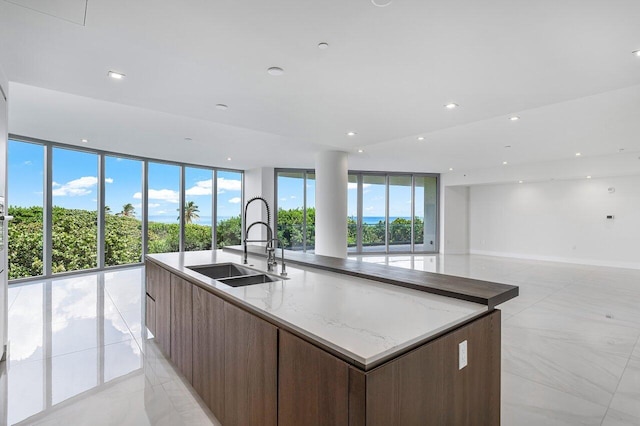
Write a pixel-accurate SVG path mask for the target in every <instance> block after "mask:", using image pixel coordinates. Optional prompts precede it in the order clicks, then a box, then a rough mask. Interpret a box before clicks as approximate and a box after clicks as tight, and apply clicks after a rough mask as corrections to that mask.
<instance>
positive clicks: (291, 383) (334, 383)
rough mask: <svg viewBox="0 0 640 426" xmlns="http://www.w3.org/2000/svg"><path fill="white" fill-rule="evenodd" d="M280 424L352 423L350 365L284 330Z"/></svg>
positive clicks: (280, 383) (279, 375)
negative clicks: (350, 413)
mask: <svg viewBox="0 0 640 426" xmlns="http://www.w3.org/2000/svg"><path fill="white" fill-rule="evenodd" d="M278 378H279V381H278V424H279V425H291V426H297V425H306V426H314V425H318V426H320V425H335V426H341V425H344V426H347V425H348V424H349V366H348V365H347V363H345V362H344V361H342V360H339V359H338V358H336V357H334V356H332V355H330V354H328V353H327V352H325V351H323V350H322V349H319V348H317V347H316V346H314V345H312V344H311V343H308V342H306V341H304V340H302V339H300V338H298V337H296V336H294V335H292V334H290V333H287V332H286V331H282V330H280V335H279V355H278Z"/></svg>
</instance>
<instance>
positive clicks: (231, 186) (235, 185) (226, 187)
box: [218, 178, 242, 194]
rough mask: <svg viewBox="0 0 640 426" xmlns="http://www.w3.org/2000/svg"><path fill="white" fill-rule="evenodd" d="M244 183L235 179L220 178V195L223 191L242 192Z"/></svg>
mask: <svg viewBox="0 0 640 426" xmlns="http://www.w3.org/2000/svg"><path fill="white" fill-rule="evenodd" d="M241 190H242V181H240V180H234V179H225V178H218V193H219V194H221V193H222V192H223V191H241Z"/></svg>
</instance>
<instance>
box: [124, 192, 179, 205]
mask: <svg viewBox="0 0 640 426" xmlns="http://www.w3.org/2000/svg"><path fill="white" fill-rule="evenodd" d="M148 197H149V199H150V200H161V201H168V202H170V203H177V202H178V199H179V196H178V191H174V190H173V189H150V190H149V195H148ZM133 198H135V199H136V200H140V199H142V193H141V192H136V193H135V194H133Z"/></svg>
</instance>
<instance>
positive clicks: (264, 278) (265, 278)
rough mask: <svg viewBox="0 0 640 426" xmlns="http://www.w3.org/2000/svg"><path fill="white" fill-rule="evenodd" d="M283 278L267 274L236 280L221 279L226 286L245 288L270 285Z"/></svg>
mask: <svg viewBox="0 0 640 426" xmlns="http://www.w3.org/2000/svg"><path fill="white" fill-rule="evenodd" d="M281 279H282V278H280V279H278V278H274V277H272V276H270V275H267V274H257V275H245V276H243V277H235V278H225V279H220V280H218V281H220V282H221V283H224V284H226V285H230V286H231V287H243V286H245V285H253V284H264V283H270V282H274V281H279V280H281Z"/></svg>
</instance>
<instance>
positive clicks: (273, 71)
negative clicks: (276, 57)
mask: <svg viewBox="0 0 640 426" xmlns="http://www.w3.org/2000/svg"><path fill="white" fill-rule="evenodd" d="M267 72H268V73H269V75H274V76H277V75H282V74H284V70H283V69H282V68H280V67H271V68H268V69H267Z"/></svg>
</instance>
